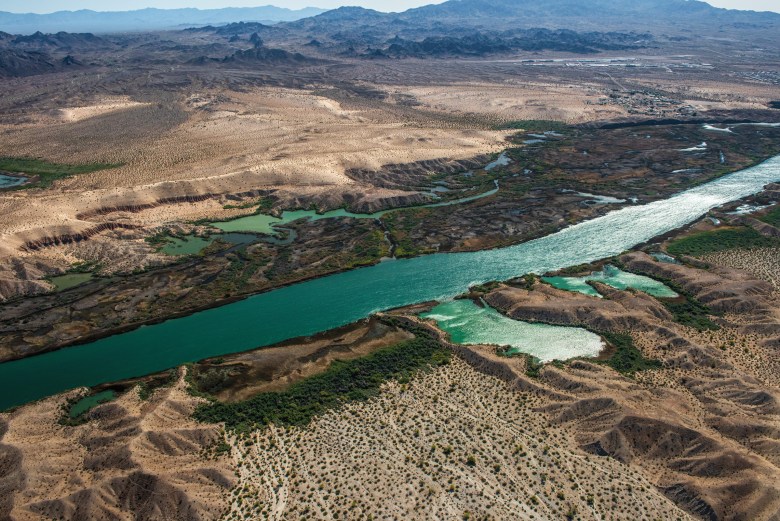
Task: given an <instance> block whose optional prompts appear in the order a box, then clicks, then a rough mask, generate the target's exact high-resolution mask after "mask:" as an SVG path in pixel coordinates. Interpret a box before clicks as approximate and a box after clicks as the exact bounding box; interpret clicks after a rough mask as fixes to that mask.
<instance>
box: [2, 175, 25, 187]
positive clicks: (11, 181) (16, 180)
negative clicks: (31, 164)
mask: <svg viewBox="0 0 780 521" xmlns="http://www.w3.org/2000/svg"><path fill="white" fill-rule="evenodd" d="M26 181H27V178H26V177H17V176H13V175H5V174H0V188H13V187H14V186H19V185H21V184H24V183H25V182H26Z"/></svg>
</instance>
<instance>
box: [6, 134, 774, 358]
mask: <svg viewBox="0 0 780 521" xmlns="http://www.w3.org/2000/svg"><path fill="white" fill-rule="evenodd" d="M667 130H668V129H664V128H663V127H652V128H649V129H648V132H649V133H650V134H648V135H651V139H647V138H646V136H645V135H644V134H636V133H635V132H634V131H633V130H632V131H631V132H626V131H622V130H621V131H602V132H606V133H607V134H605V135H591V134H592V133H585V132H584V131H577V132H575V133H574V134H570V135H567V136H566V137H565V138H562V137H556V136H550V137H548V138H547V142H546V143H545V144H543V145H540V146H537V147H534V149H533V150H532V149H529V148H525V149H523V148H519V149H513V150H512V151H510V153H508V156H511V157H512V159H513V161H512V163H511V164H509V165H504V166H499V167H496V168H494V169H491V170H490V171H479V170H475V171H473V173H472V174H473V175H470V176H469V175H466V174H468V173H469V172H464V171H462V170H457V169H455V170H452V171H449V172H445V173H443V174H441V175H439V176H434V179H444V180H446V182H448V183H449V186H450V187H451V188H452V192H450V193H453V192H456V190H455V189H456V187H462V188H466V187H470V188H469V189H470V190H477V191H479V187H481V186H490V185H492V183H493V182H494V181H495V180H496V179H500V183H501V187H502V188H501V190H499V192H497V193H495V194H494V195H492V196H490V197H486V198H483V199H480V200H477V201H471V202H468V203H464V204H462V205H459V206H457V211H452V208H449V207H445V208H442V207H439V208H418V209H406V210H398V211H395V212H392V213H391V214H388V215H386V216H383V218H382V220H381V222H379V223H377V222H375V221H371V220H360V219H350V218H348V217H345V218H335V219H322V220H320V221H315V222H305V221H300V222H296V223H292V224H290V225H288V226H289V227H290V229H291V230H292V232H293V233H295V234H296V239H295V241H293V242H292V243H290V244H251V245H247V246H242V247H241V248H233V249H232V250H230V249H229V248H227V247H226V248H227V249H220V248H219V247H209V249H208V250H207V251H204V252H203V253H202V254H200V255H198V256H195V257H192V258H188V259H180V260H177V262H178V263H179V264H177V265H173V266H170V265H169V266H162V267H153V268H150V269H148V270H146V271H143V272H140V273H136V274H125V275H122V277H121V279H120V280H119V281H118V283H117V284H115V285H113V286H112V287H111V288H108V287H103V288H101V287H100V283H99V282H97V283H95V284H96V287H97V288H98V289H97V291H94V292H93V291H92V290H91V289H90V288H89V287H85V288H79V289H77V290H71V291H70V292H64V293H63V294H61V295H46V296H40V297H34V298H28V299H23V300H22V301H17V302H14V303H8V304H5V305H3V306H0V356H3V357H4V358H5V359H12V358H13V359H18V358H20V357H26V356H29V355H31V354H34V353H36V352H40V351H47V350H51V349H55V348H58V347H62V346H73V345H77V344H80V343H84V342H88V341H90V340H92V339H96V338H104V337H106V336H110V335H111V334H114V333H116V332H125V331H128V330H131V329H133V328H135V327H138V326H140V325H144V324H157V323H159V322H161V321H164V320H167V319H170V318H173V317H181V316H185V315H187V314H191V313H195V312H198V311H201V310H205V309H211V308H213V307H214V306H215V305H219V304H229V303H233V302H236V301H238V300H240V299H242V298H246V297H248V296H250V295H253V294H260V293H263V292H266V291H270V290H273V289H274V288H279V287H284V286H286V285H289V284H293V283H297V282H301V281H308V280H312V279H314V278H317V277H322V276H325V275H329V274H334V273H339V272H343V271H346V270H351V269H353V268H355V267H358V266H365V265H372V264H377V263H380V262H381V261H382V259H383V257H385V256H387V254H388V253H387V252H388V244H389V245H390V246H389V248H391V250H392V251H394V252H395V253H396V255H397V256H409V257H414V256H418V255H425V254H430V253H435V252H445V251H447V252H453V251H454V252H460V251H478V250H492V249H500V248H503V247H506V246H510V245H512V244H517V243H521V242H527V241H531V240H533V239H536V238H540V237H543V236H545V235H549V234H550V233H553V232H555V231H557V230H560V229H562V228H566V227H567V226H571V225H572V224H573V223H577V222H582V221H584V220H587V219H591V218H594V217H597V216H600V215H605V214H607V213H608V212H609V211H610V210H612V209H614V208H618V207H621V206H631V205H633V204H642V203H644V202H645V201H647V200H657V199H658V198H659V197H662V196H663V195H665V194H667V195H668V194H672V193H675V191H676V190H677V189H679V188H680V187H683V186H685V184H686V183H689V184H691V183H693V184H695V183H698V182H700V181H701V180H705V179H711V178H713V177H718V176H719V175H722V173H723V172H722V170H721V166H719V165H720V164H719V163H718V162H717V160H716V159H717V158H715V157H710V156H711V155H712V154H713V153H715V152H714V143H716V141H712V139H711V140H710V141H711V143H713V145H712V148H711V149H708V150H707V151H704V152H701V153H697V154H687V153H681V152H679V151H677V150H678V149H679V148H682V144H677V143H675V141H676V140H683V139H684V140H685V141H688V140H692V141H696V140H697V139H700V138H701V136H700V135H699V134H701V133H707V131H706V130H704V129H702V128H700V127H699V126H696V125H691V126H688V127H685V128H684V129H682V130H680V129H679V127H676V130H675V132H676V133H677V134H676V135H675V136H674V139H671V138H670V137H669V135H668V132H667ZM683 130H684V131H685V132H684V133H682V134H681V132H682V131H683ZM613 132H623V133H618V134H612V133H613ZM759 132H760V134H759ZM773 132H777V133H778V134H779V135H780V130H778V129H774V128H763V127H759V128H758V130H756V129H751V128H749V127H740V129H739V130H738V131H737V132H734V133H733V135H732V134H724V133H716V134H717V135H716V137H715V138H716V139H721V140H723V145H722V146H723V147H725V146H727V145H728V147H731V148H730V150H731V149H732V148H734V147H735V146H736V144H739V145H740V146H742V145H743V144H744V143H743V142H744V141H745V140H746V139H747V138H748V137H749V138H751V140H752V141H755V143H752V144H751V145H750V146H752V147H753V148H754V149H755V153H760V151H759V148H756V147H759V145H760V148H761V149H762V150H766V148H767V147H768V146H770V143H771V139H773V138H772V135H773V134H772V133H773ZM634 134H636V136H634ZM688 134H690V136H689V135H688ZM721 134H724V135H723V136H721ZM753 134H755V136H754V135H753ZM753 138H755V139H753ZM599 139H601V140H611V139H615V140H616V143H615V146H614V147H610V148H605V147H603V146H602V145H598V144H597V143H596V142H597V141H598V140H599ZM778 142H780V139H778ZM572 144H574V145H575V146H574V147H573V148H571V145H572ZM651 146H657V147H659V149H657V150H656V149H648V150H647V151H645V152H643V154H654V156H655V160H656V161H657V165H655V166H654V168H656V170H653V171H652V172H650V171H647V170H645V169H639V168H638V167H637V164H636V159H635V158H634V157H633V155H632V154H633V152H631V150H636V149H637V148H638V147H642V148H647V147H651ZM586 147H587V150H589V153H588V155H587V156H583V155H582V154H579V155H577V157H576V161H578V163H575V162H574V161H575V157H574V156H571V154H573V153H574V151H576V150H579V149H580V148H582V149H586ZM592 147H595V148H592ZM746 150H748V149H746ZM562 153H563V154H564V155H561V154H562ZM716 155H717V154H716ZM729 157H730V165H731V161H735V162H741V161H743V160H744V161H747V162H750V161H752V160H751V159H749V158H747V157H746V156H742V158H743V159H739V157H738V156H736V155H735V156H731V152H730V153H729ZM605 160H609V161H608V162H609V164H610V165H612V166H610V167H609V168H610V170H609V172H608V173H607V174H600V175H599V176H598V177H594V173H593V171H592V170H591V166H592V167H593V168H595V167H596V162H598V161H605ZM710 160H712V161H710ZM583 161H585V163H583ZM680 162H684V164H685V165H689V164H690V165H695V164H703V165H709V166H707V168H701V169H700V170H698V171H697V172H698V173H686V174H674V175H670V174H669V171H672V170H680V168H679V167H680V166H681V164H680ZM591 164H592V165H591ZM667 164H668V165H669V166H668V167H666V166H664V165H667ZM672 164H673V165H674V166H672ZM683 166H684V165H683ZM727 166H729V165H727ZM564 168H565V169H566V177H565V181H562V177H561V175H562V172H563V170H562V169H564ZM730 168H733V165H731V166H729V169H730ZM665 170H668V171H665ZM369 174H370V173H365V175H364V176H363V177H361V179H364V180H369V179H371V177H370V175H369ZM415 176H417V177H416V179H417V178H419V179H418V181H417V182H422V181H421V180H424V179H427V182H429V183H430V182H432V178H431V177H430V172H428V173H425V172H423V171H420V172H418V173H416V174H415ZM382 179H383V181H382V182H383V183H385V182H389V181H388V180H387V179H390V178H387V179H385V178H384V177H382ZM651 179H652V180H654V183H653V184H652V186H653V188H652V191H647V190H646V191H647V194H646V195H644V196H642V197H640V200H639V202H638V203H631V202H626V203H622V204H619V205H615V204H597V205H589V204H587V202H588V199H587V198H584V197H581V196H579V195H577V194H578V193H579V192H581V193H595V194H603V195H604V196H609V197H614V198H616V199H617V198H622V199H625V198H626V197H627V196H628V195H629V194H627V193H626V188H625V186H629V185H633V186H638V185H637V183H640V184H642V183H649V180H651ZM435 182H441V181H435ZM622 185H625V186H622ZM569 190H573V191H569ZM640 192H641V190H640V189H637V190H636V191H633V193H640ZM640 195H641V193H640ZM264 197H266V196H264ZM112 218H113V217H111V215H110V214H107V215H104V216H101V217H100V219H109V220H110V219H112ZM112 233H117V234H121V235H127V236H133V237H134V236H135V235H137V234H138V232H137V231H127V230H125V231H117V232H112ZM138 240H139V239H130V238H128V239H122V241H123V242H125V243H127V244H135V243H136V242H137V241H138ZM109 242H110V241H109ZM107 247H108V242H106V241H104V239H103V238H101V237H100V236H98V237H94V238H91V239H90V240H88V241H84V242H82V243H79V244H72V245H70V246H64V247H62V248H65V249H67V250H68V252H70V253H69V255H71V254H72V255H83V254H86V252H89V259H91V260H92V261H93V262H96V263H97V260H96V259H99V258H100V257H99V255H102V253H99V252H105V251H107ZM133 247H134V248H135V247H136V246H133ZM58 248H59V247H58ZM138 248H139V249H140V248H146V249H152V248H151V247H150V245H148V244H146V243H145V242H144V241H141V244H140V245H138ZM55 249H56V248H55ZM228 250H229V251H228ZM134 251H135V250H134ZM40 253H41V254H43V255H47V254H48V253H46V252H45V251H44V250H41V252H40ZM35 255H38V253H35ZM156 255H157V257H164V256H161V255H159V254H156ZM155 258H156V257H155ZM168 262H170V261H168ZM98 265H99V263H98ZM98 269H99V270H102V269H103V268H100V267H99V268H98ZM31 273H32V272H31ZM101 273H102V271H101ZM47 284H48V283H47ZM87 295H89V296H87ZM82 299H83V300H82ZM64 317H69V318H68V319H67V320H68V322H70V323H71V325H70V326H67V327H66V326H64V325H63V324H62V321H63V320H64ZM106 317H110V319H109V320H106Z"/></svg>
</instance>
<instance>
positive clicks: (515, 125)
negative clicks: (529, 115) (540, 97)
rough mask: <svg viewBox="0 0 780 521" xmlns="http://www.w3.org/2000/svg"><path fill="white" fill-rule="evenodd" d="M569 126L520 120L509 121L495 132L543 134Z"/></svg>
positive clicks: (533, 120)
mask: <svg viewBox="0 0 780 521" xmlns="http://www.w3.org/2000/svg"><path fill="white" fill-rule="evenodd" d="M568 127H569V126H568V125H567V124H566V123H564V122H563V121H555V120H544V119H521V120H517V121H509V122H507V123H503V124H501V125H499V126H498V127H497V130H515V129H516V130H529V131H531V132H544V131H547V130H555V131H561V130H566V129H567V128H568Z"/></svg>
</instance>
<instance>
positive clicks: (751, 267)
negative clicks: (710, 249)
mask: <svg viewBox="0 0 780 521" xmlns="http://www.w3.org/2000/svg"><path fill="white" fill-rule="evenodd" d="M701 259H702V260H703V261H704V262H707V263H712V264H717V265H719V266H727V267H729V268H735V269H738V270H744V271H746V272H748V273H750V274H751V275H753V276H754V277H757V278H760V279H763V280H765V281H767V282H769V283H770V284H772V285H773V286H774V287H775V289H776V290H780V250H778V249H776V248H757V249H752V250H741V249H740V250H728V251H723V252H718V253H710V254H708V255H705V256H703V257H702V258H701Z"/></svg>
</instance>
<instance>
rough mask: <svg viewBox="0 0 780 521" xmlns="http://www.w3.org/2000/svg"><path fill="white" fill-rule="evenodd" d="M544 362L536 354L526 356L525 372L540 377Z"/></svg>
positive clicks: (532, 376)
mask: <svg viewBox="0 0 780 521" xmlns="http://www.w3.org/2000/svg"><path fill="white" fill-rule="evenodd" d="M542 367H544V364H543V363H542V361H541V360H539V359H538V358H536V357H534V356H530V355H528V356H526V358H525V374H526V376H530V377H531V378H539V373H540V372H541V371H542Z"/></svg>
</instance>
